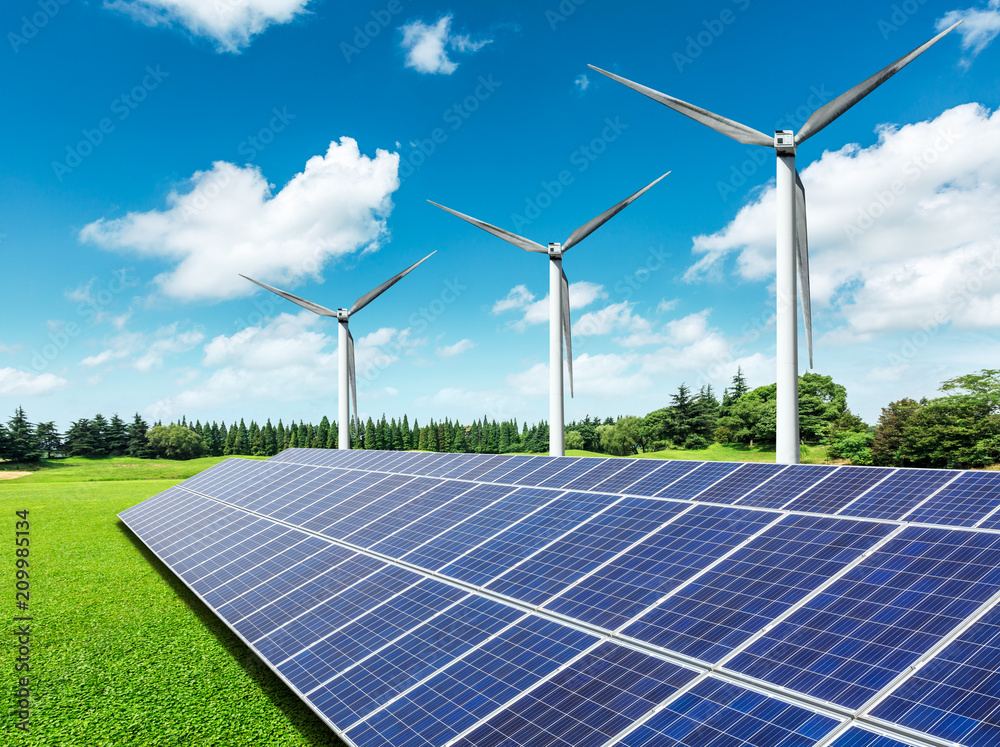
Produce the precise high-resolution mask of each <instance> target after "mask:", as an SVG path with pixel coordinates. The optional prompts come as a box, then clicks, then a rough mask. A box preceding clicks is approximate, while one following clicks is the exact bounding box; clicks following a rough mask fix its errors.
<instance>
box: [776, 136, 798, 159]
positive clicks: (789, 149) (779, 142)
mask: <svg viewBox="0 0 1000 747" xmlns="http://www.w3.org/2000/svg"><path fill="white" fill-rule="evenodd" d="M774 149H775V151H777V153H778V155H779V156H794V155H795V133H794V132H792V131H791V130H775V131H774Z"/></svg>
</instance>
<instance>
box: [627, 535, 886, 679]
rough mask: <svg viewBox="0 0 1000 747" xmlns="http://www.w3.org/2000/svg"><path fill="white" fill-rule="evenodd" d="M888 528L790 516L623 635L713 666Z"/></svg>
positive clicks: (681, 590) (878, 537)
mask: <svg viewBox="0 0 1000 747" xmlns="http://www.w3.org/2000/svg"><path fill="white" fill-rule="evenodd" d="M893 529H894V527H893V526H892V525H891V524H880V523H877V522H870V521H848V520H846V519H833V518H827V517H819V516H787V517H785V518H784V519H783V520H782V521H781V522H779V523H778V524H776V525H774V526H772V527H771V528H769V529H768V530H767V531H765V532H764V533H763V534H761V535H759V536H758V537H755V538H754V539H752V540H751V541H750V542H748V543H747V545H746V546H745V547H742V548H740V549H739V550H737V551H736V552H735V553H733V555H731V556H730V557H728V558H726V559H725V560H723V561H722V562H721V563H719V564H718V565H717V566H715V567H714V568H712V569H711V570H710V571H708V572H707V573H705V574H704V575H702V576H700V577H699V578H698V579H697V580H695V581H694V582H692V583H691V584H688V585H687V586H685V587H684V588H682V589H680V590H678V591H677V592H676V593H675V594H673V595H671V596H670V597H669V598H668V599H666V600H665V601H664V602H663V604H661V605H658V606H657V607H656V608H655V609H653V610H651V611H650V612H648V613H647V614H645V615H643V616H642V618H640V619H639V620H638V621H636V622H635V623H634V624H633V625H630V626H629V627H627V628H625V629H624V631H623V632H624V633H625V634H626V635H630V636H634V637H636V638H639V639H641V640H643V641H648V642H650V643H653V644H655V645H657V646H661V647H662V648H666V649H670V650H672V651H677V652H679V653H682V654H687V655H688V656H693V657H695V658H698V659H702V660H704V661H708V662H715V661H718V660H719V659H720V658H722V657H723V656H724V655H725V654H728V653H729V652H730V651H731V650H732V649H733V648H735V647H736V646H738V645H740V644H741V643H743V642H744V641H746V640H748V639H749V638H750V636H752V635H753V634H754V633H756V632H757V631H759V630H760V629H761V628H763V627H764V625H766V624H767V623H769V622H770V621H771V620H773V619H774V618H775V617H777V616H778V615H780V614H782V613H783V612H785V611H786V610H787V609H788V608H789V607H791V606H792V605H793V604H795V603H796V602H798V601H799V600H800V599H802V598H803V597H805V596H806V594H808V593H809V592H811V591H812V590H814V589H816V588H817V587H819V585H820V584H822V583H823V582H825V581H826V580H827V579H828V578H829V577H830V576H832V575H833V574H834V573H836V572H838V571H840V570H841V569H842V568H843V567H844V566H846V565H847V564H848V563H850V562H851V561H853V560H855V559H857V558H858V557H859V556H860V554H861V553H862V552H864V551H866V550H868V549H869V548H870V547H871V546H872V545H874V544H875V543H876V542H877V541H878V540H879V539H881V538H883V537H885V536H887V535H888V534H889V532H891V531H892V530H893Z"/></svg>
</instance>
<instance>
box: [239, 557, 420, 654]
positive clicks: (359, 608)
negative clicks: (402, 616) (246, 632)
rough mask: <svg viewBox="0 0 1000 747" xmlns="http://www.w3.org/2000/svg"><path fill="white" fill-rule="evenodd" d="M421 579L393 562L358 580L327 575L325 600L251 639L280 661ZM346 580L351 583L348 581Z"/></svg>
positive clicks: (259, 647) (259, 649)
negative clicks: (332, 577) (326, 597)
mask: <svg viewBox="0 0 1000 747" xmlns="http://www.w3.org/2000/svg"><path fill="white" fill-rule="evenodd" d="M422 580H424V577H423V576H420V575H419V574H417V573H413V572H412V571H408V570H406V569H405V568H397V567H395V566H392V565H388V566H384V567H383V568H382V569H380V570H377V571H375V572H374V573H371V574H369V575H367V576H365V577H364V578H362V580H360V581H354V580H353V579H351V578H346V579H345V578H334V579H331V578H328V579H327V583H328V584H329V585H330V586H331V588H332V589H334V590H335V591H334V593H333V594H332V595H330V596H329V598H328V599H327V600H326V601H324V602H322V603H320V604H317V605H314V606H312V607H310V608H308V609H307V610H306V611H305V612H302V613H300V614H299V615H297V616H295V617H293V618H292V619H291V620H288V621H287V622H285V623H283V624H282V625H281V627H279V628H276V629H273V630H269V631H267V633H265V634H264V635H262V636H260V637H258V638H256V639H251V641H250V642H251V643H252V644H253V646H254V648H256V649H257V650H258V651H259V652H260V654H261V655H262V656H264V658H266V659H269V660H271V661H272V662H280V661H283V660H284V659H285V658H287V657H289V656H294V655H295V654H297V653H299V652H301V651H302V649H303V648H304V647H305V646H309V645H312V644H314V643H315V642H316V641H317V640H319V639H320V638H323V637H325V636H327V635H330V634H332V633H333V632H334V631H337V630H339V629H340V628H341V627H343V626H345V625H347V624H348V623H350V622H351V621H352V620H354V619H356V618H359V617H362V616H364V615H366V614H368V613H369V612H371V611H373V610H375V609H378V608H379V606H380V605H382V604H385V603H386V602H387V601H388V600H391V599H393V598H395V597H396V595H398V594H399V593H400V592H402V591H403V590H405V589H408V588H409V587H412V586H415V585H416V584H418V583H420V581H422ZM349 581H351V582H352V583H348V582H349ZM237 630H239V624H237Z"/></svg>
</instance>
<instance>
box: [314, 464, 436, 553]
mask: <svg viewBox="0 0 1000 747" xmlns="http://www.w3.org/2000/svg"><path fill="white" fill-rule="evenodd" d="M394 479H398V480H399V481H400V484H399V485H398V486H393V485H392V483H391V482H390V481H392V480H394ZM442 484H444V483H442V481H441V480H435V479H432V478H429V477H411V476H409V475H399V476H398V477H397V476H395V475H394V476H391V477H388V478H386V479H385V480H383V481H382V482H380V483H378V484H377V485H376V486H374V487H372V488H370V489H369V490H368V491H366V492H365V493H359V494H358V495H356V496H355V497H354V498H352V499H351V500H350V501H345V502H344V503H342V504H340V506H338V508H337V513H338V514H342V515H340V518H337V519H335V520H334V521H329V518H327V521H328V523H327V524H326V526H323V527H319V522H320V521H321V520H322V518H323V515H322V514H320V515H319V516H317V517H316V519H315V520H314V522H315V523H314V524H313V526H314V527H315V528H317V529H316V531H319V532H322V533H323V534H326V535H328V536H330V537H337V538H338V539H343V540H346V541H348V542H353V540H347V538H348V537H350V536H352V535H353V534H355V533H356V532H358V531H359V530H361V529H363V528H365V527H367V526H369V525H370V524H371V523H372V522H376V523H381V522H382V521H383V520H385V519H386V518H387V517H389V516H392V515H393V514H394V513H395V512H396V511H399V510H400V509H403V508H405V507H406V506H408V505H409V504H410V503H411V502H412V501H414V500H415V499H416V498H418V497H419V496H422V495H423V494H424V493H425V492H427V491H428V490H433V489H434V488H436V487H438V486H439V485H442ZM372 496H374V497H372ZM362 501H364V504H363V505H360V506H359V507H358V508H357V509H355V510H353V511H352V510H351V509H352V508H353V507H354V506H355V505H357V504H358V503H361V502H362Z"/></svg>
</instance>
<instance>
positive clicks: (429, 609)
mask: <svg viewBox="0 0 1000 747" xmlns="http://www.w3.org/2000/svg"><path fill="white" fill-rule="evenodd" d="M341 596H342V597H343V596H346V595H341ZM465 596H467V593H466V592H464V591H462V590H460V589H456V588H455V587H454V586H448V585H446V584H442V583H441V582H440V581H435V580H433V579H424V580H422V581H420V582H418V583H416V584H414V585H412V586H409V587H407V588H405V589H403V590H402V591H400V593H399V594H397V595H395V596H392V597H390V598H388V599H385V600H383V601H381V603H379V604H377V605H376V606H372V605H365V608H364V609H359V611H360V612H361V614H360V615H356V614H355V615H352V614H350V613H347V614H344V613H343V612H342V610H341V609H338V610H337V613H338V614H337V615H336V617H331V616H327V617H324V618H323V619H322V620H317V619H316V618H313V619H312V620H310V621H308V622H312V623H313V624H312V625H308V626H306V625H303V626H302V627H299V628H298V629H297V632H299V633H300V636H299V638H298V639H297V640H296V641H295V643H297V644H298V647H297V649H295V650H291V651H289V649H288V648H284V649H282V653H286V652H287V653H286V656H287V657H288V658H286V659H284V660H282V659H281V658H280V656H278V655H274V656H271V657H270V658H272V659H273V660H275V661H277V667H278V671H279V672H281V674H282V675H284V676H285V677H286V678H287V679H288V681H289V682H291V683H292V685H294V686H295V687H297V688H298V689H299V690H300V691H301V692H303V693H305V694H306V695H309V694H310V692H311V691H312V690H314V689H316V688H319V687H321V686H322V685H323V684H324V683H325V682H327V681H328V680H330V679H332V678H333V677H334V676H336V675H337V674H338V673H340V672H341V671H342V670H344V669H346V668H347V667H350V666H352V665H354V664H355V663H356V662H358V661H360V660H362V659H364V658H366V657H367V656H369V655H370V654H372V653H374V652H375V651H377V650H378V649H380V648H382V647H383V646H385V645H386V644H387V643H389V642H390V641H392V640H394V639H396V638H397V637H399V636H400V635H402V634H403V633H405V632H406V631H408V630H412V629H413V628H416V627H417V626H419V625H421V624H422V623H424V622H425V621H427V620H428V618H430V617H433V616H434V615H436V614H437V613H439V612H443V611H444V610H445V609H447V608H449V607H451V606H452V605H454V604H455V603H456V602H458V601H459V600H460V599H462V598H463V597H465ZM288 628H289V626H286V630H288ZM269 640H270V641H273V642H276V638H275V637H274V636H270V637H269ZM312 700H313V702H314V703H316V704H317V705H320V703H319V702H318V698H313V699H312ZM363 715H364V713H358V714H357V715H356V716H355V719H357V718H360V717H361V716H363ZM332 720H333V721H335V722H336V721H338V720H340V721H342V720H343V718H342V717H338V718H334V719H332ZM352 720H353V719H352Z"/></svg>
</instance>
